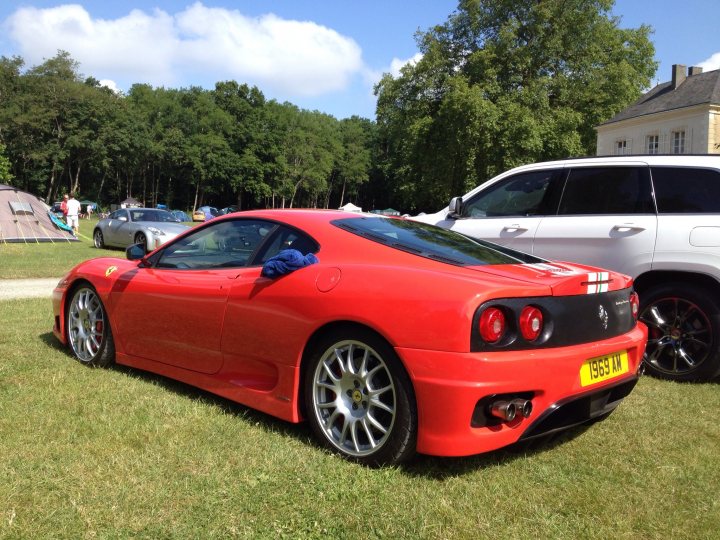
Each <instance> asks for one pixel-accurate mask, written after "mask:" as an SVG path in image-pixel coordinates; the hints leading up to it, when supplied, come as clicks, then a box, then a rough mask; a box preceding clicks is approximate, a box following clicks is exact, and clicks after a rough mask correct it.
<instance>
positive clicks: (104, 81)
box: [99, 79, 120, 93]
mask: <svg viewBox="0 0 720 540" xmlns="http://www.w3.org/2000/svg"><path fill="white" fill-rule="evenodd" d="M99 82H100V86H105V87H107V88H109V89H110V90H112V91H113V92H115V93H117V92H119V91H120V88H118V85H117V83H116V82H115V81H111V80H110V79H102V80H101V81H99Z"/></svg>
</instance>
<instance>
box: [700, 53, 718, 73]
mask: <svg viewBox="0 0 720 540" xmlns="http://www.w3.org/2000/svg"><path fill="white" fill-rule="evenodd" d="M698 66H699V67H701V68H703V71H714V70H716V69H720V52H716V53H715V54H713V55H712V56H711V57H710V58H708V59H707V60H703V61H702V62H700V63H699V64H698Z"/></svg>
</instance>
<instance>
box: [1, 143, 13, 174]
mask: <svg viewBox="0 0 720 540" xmlns="http://www.w3.org/2000/svg"><path fill="white" fill-rule="evenodd" d="M12 179H13V175H12V173H10V160H9V159H8V158H7V156H6V155H5V145H4V144H3V143H1V142H0V183H3V184H9V183H10V181H11V180H12Z"/></svg>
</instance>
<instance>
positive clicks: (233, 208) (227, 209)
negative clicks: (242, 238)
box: [220, 204, 240, 216]
mask: <svg viewBox="0 0 720 540" xmlns="http://www.w3.org/2000/svg"><path fill="white" fill-rule="evenodd" d="M239 211H240V207H239V206H235V205H234V204H231V205H230V206H226V207H225V208H223V209H222V210H220V215H221V216H224V215H225V214H232V213H233V212H239Z"/></svg>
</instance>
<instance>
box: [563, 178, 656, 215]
mask: <svg viewBox="0 0 720 540" xmlns="http://www.w3.org/2000/svg"><path fill="white" fill-rule="evenodd" d="M559 213H560V214H561V215H568V214H654V213H655V207H654V205H653V201H652V195H651V190H650V178H649V177H648V173H647V168H646V167H587V168H578V169H571V170H570V173H569V174H568V178H567V180H566V182H565V189H564V190H563V194H562V199H561V201H560V210H559Z"/></svg>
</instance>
